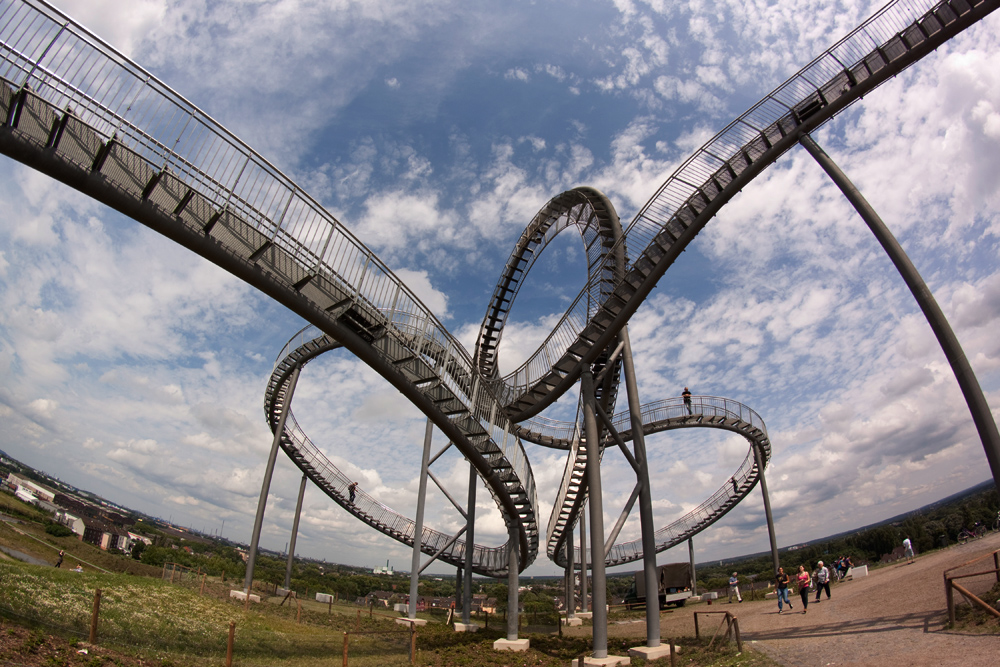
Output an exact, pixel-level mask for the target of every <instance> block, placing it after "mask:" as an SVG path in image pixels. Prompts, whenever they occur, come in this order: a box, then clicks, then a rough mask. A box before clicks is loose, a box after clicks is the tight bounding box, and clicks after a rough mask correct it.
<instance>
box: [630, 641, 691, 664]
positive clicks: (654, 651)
mask: <svg viewBox="0 0 1000 667" xmlns="http://www.w3.org/2000/svg"><path fill="white" fill-rule="evenodd" d="M680 652H681V647H680V646H674V653H675V654H677V653H680ZM628 654H629V656H631V657H633V658H642V659H643V660H645V661H646V662H652V661H653V660H659V659H660V658H666V657H669V656H670V644H662V645H660V646H656V647H653V648H650V647H648V646H636V647H635V648H630V649H629V650H628Z"/></svg>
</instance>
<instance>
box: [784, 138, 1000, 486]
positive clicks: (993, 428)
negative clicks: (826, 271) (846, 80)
mask: <svg viewBox="0 0 1000 667" xmlns="http://www.w3.org/2000/svg"><path fill="white" fill-rule="evenodd" d="M799 143H801V144H802V145H803V146H804V147H805V149H806V150H807V151H809V154H810V155H812V156H813V158H815V160H816V161H817V162H818V163H819V164H820V166H821V167H823V170H824V171H825V172H826V173H827V175H829V176H830V178H831V179H832V180H833V182H834V183H836V184H837V187H839V188H840V191H841V192H843V193H844V196H845V197H847V200H848V201H850V202H851V204H852V205H853V206H854V208H855V210H856V211H857V212H858V214H859V215H860V216H861V217H862V218H863V219H864V221H865V223H866V224H867V225H868V228H869V229H871V230H872V233H873V234H874V235H875V238H876V239H878V242H879V243H880V244H881V245H882V249H883V250H885V252H886V254H888V255H889V259H891V260H892V263H893V265H895V267H896V270H897V271H899V274H900V275H901V276H902V277H903V280H904V281H905V282H906V286H907V287H909V288H910V292H912V293H913V297H914V298H915V299H916V300H917V304H919V306H920V310H922V311H923V312H924V317H926V318H927V322H928V324H930V325H931V329H932V330H933V331H934V335H935V336H937V339H938V343H939V344H940V345H941V349H942V350H944V356H945V357H947V358H948V363H949V364H951V369H952V372H954V373H955V379H956V380H958V386H959V387H960V388H961V390H962V394H963V395H964V396H965V402H966V403H967V404H968V406H969V412H971V413H972V421H973V423H975V425H976V430H977V431H978V432H979V439H980V440H981V441H982V443H983V449H984V450H985V452H986V460H987V461H988V462H989V464H990V471H991V472H992V473H993V484H994V486H995V487H996V489H997V492H998V493H1000V433H998V432H997V425H996V422H995V421H993V414H992V413H991V412H990V406H989V404H988V403H987V402H986V397H985V396H984V395H983V390H982V387H980V386H979V381H978V380H977V379H976V374H975V373H974V372H973V370H972V366H971V365H970V364H969V360H968V359H967V358H966V356H965V352H964V351H963V350H962V346H961V344H960V343H959V342H958V337H957V336H955V332H954V331H952V329H951V325H949V324H948V320H947V319H946V318H945V316H944V312H943V311H942V310H941V307H940V306H938V304H937V301H935V300H934V295H933V294H931V291H930V289H928V287H927V284H926V283H924V281H923V278H921V277H920V273H919V272H917V269H916V267H914V266H913V262H911V261H910V258H909V257H907V255H906V253H905V252H903V248H902V246H900V245H899V242H898V241H897V240H896V238H895V237H894V236H893V235H892V233H891V232H890V231H889V229H888V227H886V226H885V223H883V222H882V219H881V218H880V217H879V215H878V213H876V212H875V209H874V208H872V206H871V204H869V203H868V201H867V200H866V199H865V198H864V196H863V195H862V194H861V192H860V191H859V190H858V189H857V188H856V187H855V186H854V184H853V183H851V181H850V179H848V178H847V176H846V175H845V174H844V172H843V171H841V170H840V167H838V166H837V164H836V163H835V162H834V161H833V160H832V159H831V158H830V156H829V155H827V154H826V152H825V151H824V150H823V149H822V148H820V147H819V145H817V144H816V142H815V141H813V139H812V137H810V136H809V135H808V134H803V135H802V136H801V137H800V138H799Z"/></svg>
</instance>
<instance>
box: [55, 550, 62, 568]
mask: <svg viewBox="0 0 1000 667" xmlns="http://www.w3.org/2000/svg"><path fill="white" fill-rule="evenodd" d="M62 562H63V552H62V550H60V551H59V558H57V559H56V567H62Z"/></svg>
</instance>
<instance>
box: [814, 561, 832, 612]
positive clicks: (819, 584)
mask: <svg viewBox="0 0 1000 667" xmlns="http://www.w3.org/2000/svg"><path fill="white" fill-rule="evenodd" d="M818 565H819V569H818V570H817V571H816V602H819V595H820V593H822V592H823V591H824V590H826V599H827V600H829V599H830V570H829V569H827V567H826V565H823V561H820V562H819V563H818Z"/></svg>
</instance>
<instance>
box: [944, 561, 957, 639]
mask: <svg viewBox="0 0 1000 667" xmlns="http://www.w3.org/2000/svg"><path fill="white" fill-rule="evenodd" d="M944 597H945V600H947V601H948V623H949V624H950V625H951V626H952V627H954V626H955V592H954V591H953V590H952V589H951V579H949V578H948V575H947V574H945V575H944Z"/></svg>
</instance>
